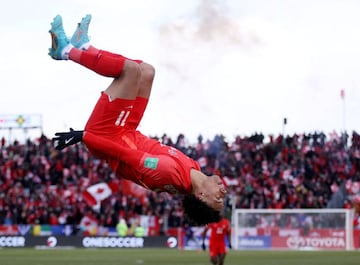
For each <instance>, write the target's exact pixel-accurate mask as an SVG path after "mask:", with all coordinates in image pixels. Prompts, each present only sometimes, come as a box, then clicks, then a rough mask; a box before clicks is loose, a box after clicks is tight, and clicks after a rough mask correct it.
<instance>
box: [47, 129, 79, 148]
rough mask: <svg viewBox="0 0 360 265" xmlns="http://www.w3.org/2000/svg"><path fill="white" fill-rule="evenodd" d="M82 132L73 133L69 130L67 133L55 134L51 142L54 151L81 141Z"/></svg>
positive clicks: (73, 131)
mask: <svg viewBox="0 0 360 265" xmlns="http://www.w3.org/2000/svg"><path fill="white" fill-rule="evenodd" d="M83 134H84V131H75V130H74V129H73V128H70V131H69V132H57V133H55V136H57V137H54V138H53V139H52V140H53V142H54V145H55V149H57V150H62V149H64V148H65V147H67V146H70V145H73V144H76V143H78V142H81V141H82V138H83Z"/></svg>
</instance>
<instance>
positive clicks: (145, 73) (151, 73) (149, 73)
mask: <svg viewBox="0 0 360 265" xmlns="http://www.w3.org/2000/svg"><path fill="white" fill-rule="evenodd" d="M140 68H141V78H142V79H144V80H145V81H146V80H147V81H152V80H153V79H154V77H155V68H154V66H152V65H151V64H148V63H144V62H143V63H142V64H140Z"/></svg>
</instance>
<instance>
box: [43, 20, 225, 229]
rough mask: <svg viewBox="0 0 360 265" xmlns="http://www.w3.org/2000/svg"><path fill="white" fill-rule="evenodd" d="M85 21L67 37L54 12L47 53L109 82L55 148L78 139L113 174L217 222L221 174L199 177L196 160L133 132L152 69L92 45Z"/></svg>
mask: <svg viewBox="0 0 360 265" xmlns="http://www.w3.org/2000/svg"><path fill="white" fill-rule="evenodd" d="M90 21H91V15H86V16H85V17H84V18H83V19H82V20H81V22H80V23H79V24H78V26H77V28H76V30H75V32H74V34H73V36H72V37H71V38H68V37H67V36H66V34H65V31H64V28H63V22H62V18H61V16H60V15H58V16H56V17H55V18H54V19H53V22H52V23H51V29H50V34H51V39H52V45H51V48H50V49H49V55H50V56H51V57H52V58H53V59H55V60H69V61H73V62H75V63H78V64H80V65H82V66H84V67H86V68H88V69H90V70H92V71H94V72H96V73H98V74H99V75H101V76H105V77H109V78H112V82H111V83H110V85H109V86H108V87H107V88H106V89H105V90H104V91H102V92H101V95H100V98H99V99H98V101H97V103H96V105H95V107H94V109H93V111H92V113H91V115H90V117H89V119H88V121H87V123H86V125H85V128H84V130H73V129H70V131H68V132H58V133H56V134H55V137H54V143H55V148H56V149H57V150H62V149H64V148H65V147H67V146H70V145H73V144H76V143H78V142H80V141H82V142H83V143H84V144H85V145H86V147H87V149H88V150H89V152H90V153H92V154H93V155H94V156H96V157H98V158H101V159H104V160H106V161H107V163H108V164H109V166H110V167H111V168H112V170H113V171H114V172H115V173H116V175H117V176H118V177H119V178H125V179H128V180H131V181H133V182H134V183H136V184H138V185H141V186H143V187H145V188H147V189H149V190H152V191H155V192H168V193H170V194H182V195H183V201H182V205H183V208H184V213H185V215H186V216H187V217H188V218H189V219H191V220H192V221H193V222H194V223H195V224H197V225H204V224H207V223H211V222H216V221H219V220H220V211H221V210H222V209H223V207H224V199H225V195H226V189H225V187H224V184H223V182H222V180H221V178H220V177H219V176H217V175H213V176H207V175H205V174H204V173H202V172H201V171H200V167H199V165H198V163H197V162H196V161H194V160H192V159H191V158H189V157H187V156H186V155H185V154H183V153H182V152H180V151H179V150H177V149H175V148H173V147H170V146H166V145H163V144H161V143H160V142H159V141H158V140H156V139H152V138H150V137H147V136H145V135H143V134H142V133H141V132H139V131H138V130H137V127H138V125H139V123H140V121H141V118H142V116H143V114H144V111H145V109H146V106H147V104H148V100H149V97H150V93H151V88H152V84H153V79H154V76H155V69H154V67H153V66H152V65H150V64H148V63H146V62H143V61H142V60H133V59H130V58H127V57H124V56H122V55H119V54H115V53H111V52H108V51H104V50H100V49H97V48H95V47H94V46H93V45H91V44H90V42H89V37H88V28H89V23H90Z"/></svg>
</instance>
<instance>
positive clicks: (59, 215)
mask: <svg viewBox="0 0 360 265" xmlns="http://www.w3.org/2000/svg"><path fill="white" fill-rule="evenodd" d="M157 139H158V140H159V141H161V142H163V143H166V144H169V145H173V146H174V147H176V148H178V149H180V150H181V151H183V152H184V153H186V154H187V155H189V156H191V157H192V158H194V159H196V160H197V161H198V162H199V164H200V166H201V167H202V169H203V170H204V171H205V172H207V173H209V174H211V173H218V174H219V175H220V176H222V177H223V178H224V181H225V183H226V184H227V188H228V193H229V195H230V196H233V197H234V198H236V201H235V204H236V205H235V207H236V208H259V209H262V208H273V209H281V208H325V207H333V208H336V207H338V208H339V207H340V208H346V207H352V204H353V201H354V199H355V198H359V193H360V188H359V184H360V135H359V134H358V133H357V132H352V134H351V136H349V135H347V134H344V133H343V134H341V135H337V134H336V133H332V134H331V135H329V136H327V135H325V134H324V133H312V134H298V135H296V134H295V135H292V136H286V137H283V136H282V135H278V136H277V137H274V136H269V137H268V138H267V140H265V137H264V135H262V134H258V133H256V134H253V135H251V136H249V137H240V136H238V137H236V139H235V140H234V141H233V142H231V143H228V142H227V141H226V139H225V137H223V136H222V135H217V136H215V137H214V139H212V140H206V141H205V140H204V139H203V138H202V137H201V136H199V137H198V141H197V143H194V144H187V143H186V140H185V136H184V135H183V134H180V135H179V136H178V137H177V139H176V141H172V139H171V138H170V137H167V136H166V135H163V136H162V137H159V138H157ZM0 144H1V146H0V151H1V152H0V224H3V225H7V224H51V225H57V224H69V225H74V226H78V225H80V224H81V223H82V222H90V223H91V222H93V223H95V224H97V225H99V226H104V227H110V226H111V227H115V226H116V224H117V223H118V221H119V219H120V218H124V219H125V220H126V221H127V222H128V224H129V227H130V228H131V226H132V225H134V224H135V222H136V219H137V218H138V216H140V215H142V216H147V217H148V218H149V220H152V222H153V223H155V225H153V226H152V231H151V232H149V233H151V234H152V235H158V234H164V233H166V231H167V229H169V228H174V227H180V226H181V225H182V224H183V223H184V220H183V219H184V218H183V212H182V208H181V205H180V199H179V198H177V197H169V195H167V194H154V193H152V192H147V193H146V198H145V200H143V199H140V198H137V197H136V196H132V195H130V194H126V193H125V192H124V191H123V190H120V191H119V192H117V193H114V194H111V196H109V197H108V198H107V199H106V200H104V201H102V203H101V207H100V209H99V210H98V211H94V209H93V208H92V207H91V206H90V205H89V204H88V203H87V202H86V201H85V200H84V199H83V197H82V194H83V191H84V190H85V189H86V188H87V187H88V186H90V185H92V184H96V183H99V182H102V181H106V182H111V181H114V180H115V176H114V174H113V173H112V172H111V170H110V168H109V167H108V166H107V164H106V162H105V161H102V160H99V159H96V158H95V157H92V156H91V155H90V154H89V153H88V152H87V150H86V148H85V147H84V146H83V145H81V144H78V145H76V146H72V147H69V148H67V149H65V150H64V151H62V152H58V151H56V150H55V149H54V148H53V145H52V142H51V139H49V138H47V137H46V136H44V135H42V136H41V137H40V138H39V139H36V140H28V141H27V142H26V143H24V144H21V143H19V142H17V141H14V142H11V143H7V142H6V139H4V138H3V139H2V140H1V143H0ZM230 203H231V202H230V200H229V203H228V207H229V208H231V205H230Z"/></svg>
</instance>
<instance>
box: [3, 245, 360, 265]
mask: <svg viewBox="0 0 360 265" xmlns="http://www.w3.org/2000/svg"><path fill="white" fill-rule="evenodd" d="M0 264H1V265H122V264H124V265H139V264H142V265H209V264H210V262H209V257H208V252H200V251H180V250H173V249H71V250H64V249H46V250H36V249H5V248H4V249H0ZM303 264H304V265H359V264H360V252H359V251H347V252H346V251H332V252H330V251H234V250H231V251H230V252H229V253H228V255H227V257H226V260H225V265H303Z"/></svg>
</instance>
